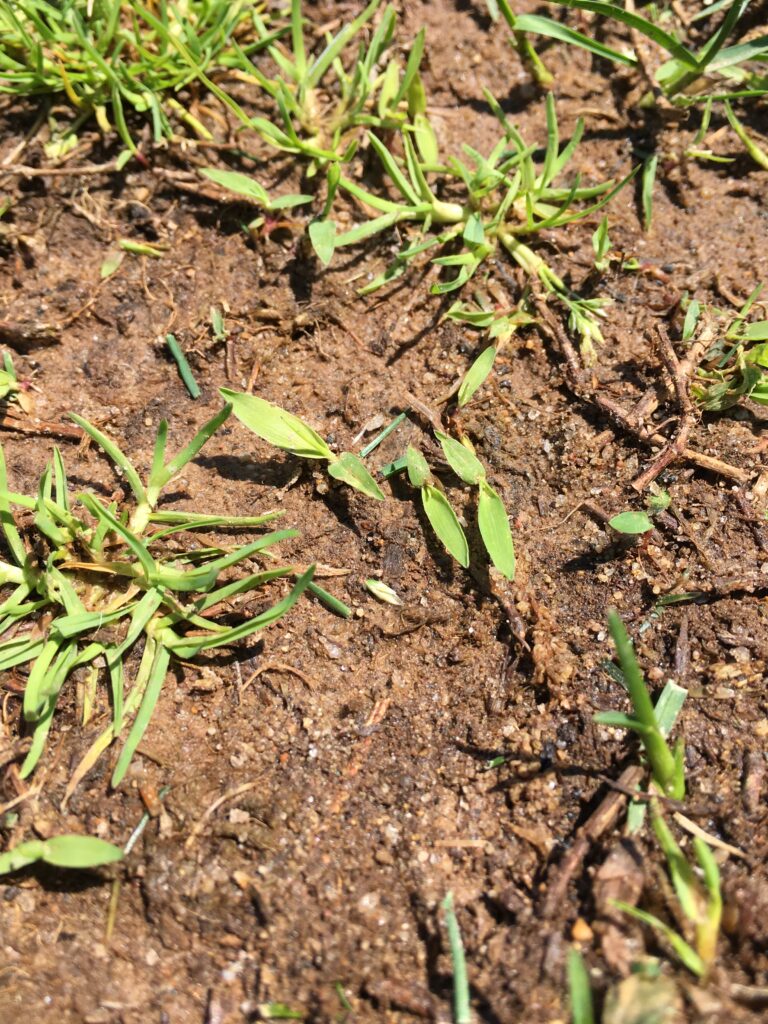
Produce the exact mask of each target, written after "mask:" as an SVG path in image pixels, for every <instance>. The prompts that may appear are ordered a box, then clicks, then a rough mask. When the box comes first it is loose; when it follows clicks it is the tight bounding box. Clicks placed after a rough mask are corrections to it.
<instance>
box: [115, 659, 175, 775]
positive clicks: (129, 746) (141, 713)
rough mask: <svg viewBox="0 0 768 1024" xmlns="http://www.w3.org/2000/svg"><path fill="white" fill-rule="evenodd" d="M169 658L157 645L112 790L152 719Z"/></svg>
mask: <svg viewBox="0 0 768 1024" xmlns="http://www.w3.org/2000/svg"><path fill="white" fill-rule="evenodd" d="M170 658H171V652H170V651H168V650H167V649H166V648H165V647H163V646H162V645H158V647H157V650H156V651H155V656H154V660H153V662H152V668H151V669H150V672H149V679H148V681H147V688H146V689H145V691H144V696H143V698H142V701H141V705H140V707H139V710H138V712H137V713H136V718H135V719H134V721H133V725H132V726H131V729H130V732H129V733H128V736H127V738H126V741H125V746H124V747H123V749H122V751H121V752H120V757H119V758H118V761H117V764H116V765H115V770H114V772H113V773H112V779H111V781H110V785H111V786H112V788H113V789H115V788H116V787H117V786H119V785H120V783H121V782H122V780H123V777H124V775H125V773H126V772H127V771H128V767H129V765H130V763H131V759H132V758H133V755H134V753H135V752H136V748H137V747H138V745H139V743H141V739H142V736H143V735H144V733H145V732H146V730H147V726H148V725H149V721H150V719H151V718H152V714H153V712H154V710H155V706H156V704H157V701H158V698H159V697H160V691H161V689H162V687H163V683H164V682H165V674H166V672H167V670H168V663H169V661H170Z"/></svg>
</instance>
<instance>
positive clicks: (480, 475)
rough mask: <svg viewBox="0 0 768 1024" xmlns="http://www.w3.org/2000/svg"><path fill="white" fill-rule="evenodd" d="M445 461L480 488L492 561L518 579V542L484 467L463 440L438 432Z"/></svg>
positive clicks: (481, 520)
mask: <svg viewBox="0 0 768 1024" xmlns="http://www.w3.org/2000/svg"><path fill="white" fill-rule="evenodd" d="M435 436H436V437H437V439H438V441H439V442H440V445H441V447H442V449H443V454H444V455H445V458H446V461H447V462H448V465H449V466H450V467H451V469H452V470H453V471H454V473H455V474H456V475H457V476H458V477H460V478H461V479H462V480H463V481H464V483H465V484H469V485H470V486H472V487H477V526H478V529H479V530H480V536H481V537H482V539H483V544H484V545H485V550H486V551H487V552H488V554H489V555H490V558H491V561H492V562H493V564H494V565H495V566H496V568H497V569H498V570H499V572H500V573H501V574H502V575H503V576H506V577H507V579H508V580H513V579H514V578H515V566H516V559H515V545H514V541H513V540H512V531H511V530H510V528H509V519H508V517H507V510H506V509H505V508H504V502H503V501H502V500H501V498H500V497H499V495H498V494H497V493H496V491H495V490H494V489H493V488H492V487H491V485H490V484H489V483H488V480H487V479H486V473H485V467H484V466H483V464H482V463H481V462H480V460H479V459H478V458H477V456H476V455H475V454H474V453H473V452H471V451H470V450H469V448H467V447H466V446H465V445H463V444H461V442H460V441H456V440H455V439H454V438H452V437H449V436H448V435H447V434H442V433H440V432H439V431H436V432H435Z"/></svg>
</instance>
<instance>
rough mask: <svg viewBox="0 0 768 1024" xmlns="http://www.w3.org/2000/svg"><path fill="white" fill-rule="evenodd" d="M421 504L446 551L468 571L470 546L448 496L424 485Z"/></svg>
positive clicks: (428, 485) (430, 486) (429, 485)
mask: <svg viewBox="0 0 768 1024" xmlns="http://www.w3.org/2000/svg"><path fill="white" fill-rule="evenodd" d="M421 502H422V505H423V507H424V512H425V514H426V516H427V519H428V520H429V522H430V524H431V525H432V529H433V530H434V531H435V533H436V534H437V536H438V538H439V539H440V542H441V543H442V544H443V546H444V547H445V549H446V551H448V552H449V554H451V555H453V557H454V558H455V559H456V561H457V562H458V563H459V565H461V566H462V567H463V568H464V569H466V568H467V566H468V565H469V545H468V543H467V538H466V535H465V533H464V530H463V528H462V526H461V523H460V522H459V520H458V518H457V516H456V513H455V512H454V511H453V509H452V508H451V504H450V502H449V501H448V499H447V498H446V496H445V495H444V494H443V492H442V491H439V490H438V489H437V488H436V487H433V486H432V484H424V486H423V487H422V488H421Z"/></svg>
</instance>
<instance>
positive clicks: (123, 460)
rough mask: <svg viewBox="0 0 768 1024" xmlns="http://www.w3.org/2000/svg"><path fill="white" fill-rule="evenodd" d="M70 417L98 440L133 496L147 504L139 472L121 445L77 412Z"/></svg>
mask: <svg viewBox="0 0 768 1024" xmlns="http://www.w3.org/2000/svg"><path fill="white" fill-rule="evenodd" d="M69 417H70V419H71V420H73V421H74V422H75V423H76V424H77V425H78V427H80V429H81V430H84V431H85V432H86V434H87V435H88V436H89V437H90V438H91V439H92V440H93V441H95V442H96V444H97V445H98V446H99V448H101V449H102V451H104V452H106V454H107V455H108V456H109V458H110V459H111V460H112V461H113V462H114V464H115V465H116V466H117V467H118V468H119V469H120V470H121V471H122V473H123V475H124V476H125V479H126V480H127V481H128V485H129V487H130V488H131V491H132V492H133V496H134V498H135V499H136V501H137V502H138V504H140V505H143V504H146V501H147V493H146V491H145V490H144V485H143V484H142V482H141V480H140V478H139V474H138V473H137V472H136V470H135V468H134V466H133V463H132V462H131V461H130V459H129V458H128V456H127V455H125V454H124V453H123V452H122V451H121V449H120V448H119V446H118V445H117V444H115V442H114V441H112V440H111V439H110V438H109V437H107V435H106V434H103V433H102V432H101V431H100V430H99V429H98V428H97V427H94V426H93V424H91V423H89V422H88V420H84V419H83V418H82V416H78V415H77V414H76V413H73V412H72V413H70V414H69Z"/></svg>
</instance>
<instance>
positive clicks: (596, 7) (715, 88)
mask: <svg viewBox="0 0 768 1024" xmlns="http://www.w3.org/2000/svg"><path fill="white" fill-rule="evenodd" d="M550 2H551V3H555V4H558V5H559V6H560V7H568V8H575V9H577V10H580V11H585V12H587V13H590V14H594V15H596V16H597V17H598V18H600V19H604V18H605V19H610V20H611V21H613V22H614V23H618V25H619V26H623V27H624V28H625V29H626V30H628V32H629V33H630V34H631V35H632V36H634V39H633V45H634V41H635V40H638V46H639V43H642V44H643V45H644V46H646V47H648V48H649V49H650V50H652V51H655V53H657V54H658V55H659V57H658V60H657V61H656V62H655V63H654V64H653V65H651V64H650V63H649V60H650V59H646V58H644V57H643V56H642V55H640V54H638V53H637V52H635V50H634V49H631V48H627V49H621V50H620V49H616V48H615V47H611V46H608V45H606V44H605V43H604V42H602V41H601V40H600V39H598V38H597V36H598V32H595V33H594V34H589V35H587V34H585V33H583V32H579V31H576V30H575V29H572V28H570V27H569V26H568V25H566V24H564V23H563V22H561V21H559V20H557V19H555V18H551V17H545V16H542V15H539V14H526V15H521V16H520V17H518V18H515V19H514V27H515V31H516V33H517V34H518V35H527V34H532V35H541V36H545V37H548V38H550V39H555V40H557V41H559V42H562V43H566V44H568V45H571V46H577V47H580V48H581V49H584V50H587V51H589V52H590V53H592V54H594V55H595V56H596V57H600V58H603V59H605V60H609V61H611V62H612V63H614V64H620V65H623V66H625V67H629V68H633V69H635V70H637V71H639V72H641V73H642V74H643V75H644V76H645V77H646V78H647V80H648V85H649V87H650V88H649V91H648V92H647V93H646V94H645V95H644V96H643V97H642V99H641V100H640V106H641V107H643V108H646V109H653V108H655V107H659V106H662V105H666V106H667V107H670V106H672V107H677V108H679V109H681V110H686V109H689V108H692V107H694V108H698V109H699V112H700V114H701V121H700V127H699V130H698V132H697V133H696V137H695V139H694V141H693V144H692V145H691V146H690V147H689V150H688V154H687V155H689V156H691V157H697V158H702V159H710V160H712V159H714V160H717V161H719V160H721V159H722V158H720V157H713V155H712V154H711V153H710V152H709V151H708V150H703V149H701V148H700V147H701V143H702V142H703V140H704V137H705V136H706V133H707V131H708V128H709V123H710V116H711V113H712V109H713V104H714V103H716V102H722V104H723V111H724V113H725V115H726V118H727V121H728V122H729V124H730V125H731V127H732V129H733V130H734V132H735V133H736V135H737V136H738V138H739V139H740V140H741V142H742V144H743V145H744V147H745V149H746V151H747V152H748V153H749V155H750V156H751V157H752V158H753V159H754V160H755V161H756V162H757V163H758V164H759V165H760V166H761V167H768V154H766V153H764V152H763V151H762V150H761V149H760V148H759V147H758V145H757V144H756V143H755V142H754V140H752V139H751V138H750V136H749V135H748V134H747V132H746V129H745V128H744V127H743V125H742V124H741V122H740V121H739V120H738V118H737V117H736V114H735V113H734V111H733V108H732V105H731V104H732V103H733V102H735V101H739V102H748V101H752V102H755V101H757V100H759V99H760V98H761V97H765V96H766V95H768V34H765V33H764V32H761V31H760V28H761V26H760V25H759V23H757V25H756V29H757V34H755V32H753V31H752V28H753V19H749V18H748V15H749V13H750V12H749V11H748V8H749V6H750V0H720V2H715V3H712V4H710V5H708V6H705V7H703V8H702V10H700V11H699V12H698V13H697V14H696V15H695V16H694V17H693V18H691V19H690V21H689V23H688V24H687V25H683V24H682V22H680V21H679V20H675V22H674V24H673V25H671V26H669V27H670V28H671V31H667V28H666V27H665V24H666V25H668V23H669V21H670V20H671V19H672V18H673V15H672V13H671V12H669V11H668V10H667V9H666V8H665V7H659V6H657V5H653V4H651V5H648V7H647V8H645V10H646V11H647V12H648V14H649V16H648V17H646V16H644V14H639V13H637V12H636V11H635V10H634V8H633V9H632V10H630V9H628V8H627V9H625V8H624V7H622V6H621V5H620V4H615V3H607V2H605V0H550ZM720 15H722V17H720V20H719V23H717V25H716V27H715V28H713V29H711V30H710V31H707V30H706V28H705V29H704V31H703V32H701V31H700V26H701V25H702V23H703V22H707V23H709V24H712V23H713V22H716V21H717V18H718V17H719V16H720ZM710 19H711V20H710ZM762 27H763V28H764V26H762ZM655 159H656V157H655V156H651V157H650V158H649V160H648V162H647V165H646V166H647V168H648V170H649V175H648V176H649V179H650V180H651V181H652V180H653V176H654V175H655V170H656V164H655ZM651 161H654V162H653V163H651Z"/></svg>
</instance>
